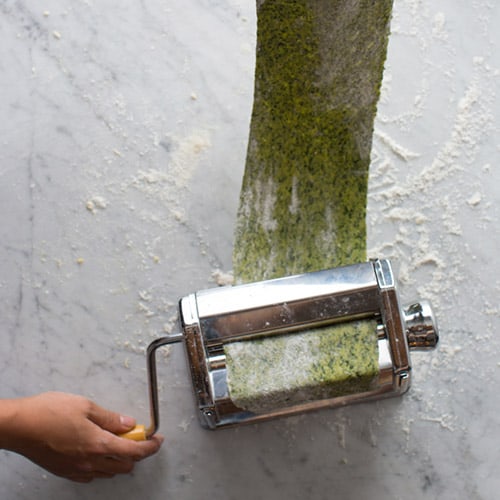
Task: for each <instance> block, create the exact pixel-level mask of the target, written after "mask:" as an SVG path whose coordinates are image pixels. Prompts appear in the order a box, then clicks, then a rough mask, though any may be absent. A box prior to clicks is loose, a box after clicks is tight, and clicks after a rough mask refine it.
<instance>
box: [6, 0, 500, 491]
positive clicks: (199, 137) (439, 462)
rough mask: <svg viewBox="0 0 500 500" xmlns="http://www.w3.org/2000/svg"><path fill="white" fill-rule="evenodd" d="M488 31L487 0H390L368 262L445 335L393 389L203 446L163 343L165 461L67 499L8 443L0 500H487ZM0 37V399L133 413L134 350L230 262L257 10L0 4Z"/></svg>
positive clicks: (490, 290)
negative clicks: (388, 268) (57, 400)
mask: <svg viewBox="0 0 500 500" xmlns="http://www.w3.org/2000/svg"><path fill="white" fill-rule="evenodd" d="M498 26H500V4H498V3H496V2H492V1H491V0H475V1H473V2H453V1H450V0H432V1H431V0H395V8H394V19H393V23H392V36H391V39H390V44H389V54H388V60H387V65H386V72H385V77H384V83H383V91H382V98H381V101H380V105H379V112H378V118H377V123H376V130H375V136H374V143H373V153H372V161H373V164H372V167H371V179H370V199H369V207H368V210H369V215H368V223H369V247H370V255H371V256H379V257H390V258H391V259H392V260H393V262H394V264H395V267H396V270H397V272H398V275H399V278H400V294H401V295H402V297H403V298H404V299H405V300H412V299H413V298H414V297H419V296H422V297H427V298H429V299H430V300H431V301H432V302H433V304H434V307H435V310H436V314H437V316H438V320H439V324H440V328H441V343H440V346H439V348H438V349H437V350H436V351H434V352H432V353H415V354H414V355H413V356H412V360H413V365H414V379H413V387H412V389H411V391H410V392H409V393H408V394H407V395H405V396H404V397H402V398H398V399H394V400H387V401H382V402H377V403H367V404H363V405H359V406H355V407H349V408H343V409H340V410H328V411H322V412H320V413H316V414H309V415H306V416H304V415H303V416H299V417H293V418H289V419H285V420H280V421H273V422H268V423H265V424H260V425H254V426H248V427H243V428H239V429H233V430H225V431H218V432H208V431H205V430H203V429H201V428H200V427H199V425H198V422H197V420H196V418H195V410H194V405H193V399H192V394H191V382H190V379H189V377H188V373H187V368H186V364H185V359H184V353H183V352H181V351H182V347H180V346H172V347H171V348H170V350H166V351H163V355H160V357H159V375H160V404H161V431H162V433H163V434H164V435H165V436H166V442H165V444H164V446H163V448H162V450H161V451H160V453H159V454H158V455H156V456H154V457H152V458H150V459H148V460H147V461H145V462H143V463H141V464H139V466H138V467H137V468H136V470H135V471H134V474H133V475H132V476H130V477H125V476H122V477H117V478H114V479H112V480H108V481H95V482H93V483H91V484H89V485H79V484H73V483H70V482H68V481H65V480H62V479H59V478H57V477H54V476H51V475H49V474H48V473H46V472H45V471H43V470H42V469H39V468H37V467H36V466H34V465H33V464H31V463H30V462H28V461H27V460H25V459H23V458H22V457H18V456H16V455H13V454H10V453H6V452H2V453H1V454H0V461H1V467H0V484H1V485H2V487H1V490H2V493H1V496H2V498H3V499H7V500H10V499H32V498H34V497H35V496H36V497H38V498H43V499H51V498H54V499H58V500H64V499H94V500H95V499H99V498H102V499H107V498H121V499H135V498H147V499H160V498H162V499H163V498H177V499H183V500H188V499H200V498H204V497H210V498H217V499H218V500H232V499H240V500H242V499H256V498H266V499H267V498H269V499H280V498H283V499H288V500H295V499H297V500H299V499H300V500H302V499H315V500H316V499H318V500H320V499H330V498H338V499H354V500H357V499H363V498H371V499H403V498H405V499H407V498H411V499H437V498H439V499H440V500H446V499H450V500H451V499H453V500H456V499H461V498H467V499H478V500H479V499H481V500H488V499H493V498H497V495H498V493H497V492H498V489H499V488H500V475H499V474H498V463H499V460H500V448H499V446H498V441H499V439H500V417H499V415H500V402H499V398H498V384H499V382H500V354H499V352H500V350H499V347H500V337H499V336H498V331H499V330H500V307H499V305H498V297H499V293H500V273H499V266H498V264H497V262H496V256H497V253H498V248H500V232H499V229H498V219H499V217H500V208H499V207H500V168H499V161H498V158H499V154H500V142H499V137H500V136H499V118H500V105H499V102H498V97H497V88H498V87H499V84H500V31H499V30H498ZM0 40H1V43H0V54H1V56H0V88H1V98H0V114H1V117H2V119H1V121H0V143H1V149H0V213H1V216H0V217H1V224H0V252H1V256H2V257H1V264H0V266H1V268H0V269H1V271H0V310H1V318H2V329H1V335H2V343H3V355H2V356H1V357H0V369H1V373H2V377H3V383H2V394H1V396H2V397H15V396H23V395H29V394H33V393H37V392H41V391H47V390H60V391H69V392H74V393H80V394H84V395H86V396H88V397H90V398H92V399H94V400H95V401H96V402H97V403H99V404H101V405H102V406H105V407H108V408H111V409H114V410H116V411H121V412H124V413H127V414H133V415H134V416H135V417H136V418H137V419H138V420H140V421H147V420H148V402H147V383H146V373H145V357H144V349H145V347H146V346H147V344H148V343H149V342H150V341H151V340H152V339H153V338H156V337H157V336H159V335H163V334H165V333H166V332H167V333H168V332H173V331H175V329H176V328H177V325H176V314H177V309H176V308H177V300H178V298H179V297H181V296H183V295H185V294H187V293H189V292H192V291H195V290H198V289H200V288H206V287H210V286H215V285H216V282H217V281H218V280H221V279H222V280H223V279H224V275H225V273H228V272H229V271H230V270H231V251H232V248H231V247H232V240H233V227H234V221H235V213H236V208H237V203H238V194H239V189H240V182H241V176H242V171H243V165H244V158H245V150H246V139H247V135H248V124H249V117H250V112H251V105H252V90H253V64H254V44H255V2H252V1H245V0H217V1H208V0H182V1H181V0H171V1H168V2H166V1H159V0H148V1H145V2H134V1H131V0H128V1H124V2H119V3H117V2H111V1H110V0H99V1H97V0H74V1H69V0H58V1H56V0H44V1H43V2H40V1H35V0H19V1H14V0H4V1H3V2H1V4H0Z"/></svg>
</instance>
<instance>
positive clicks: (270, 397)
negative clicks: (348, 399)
mask: <svg viewBox="0 0 500 500" xmlns="http://www.w3.org/2000/svg"><path fill="white" fill-rule="evenodd" d="M376 328H377V325H376V322H375V321H373V320H359V321H353V322H348V323H341V324H338V325H334V326H330V327H325V328H320V329H314V330H309V331H307V332H302V333H300V334H287V335H278V336H274V337H268V338H264V339H260V340H255V339H254V340H251V341H239V342H234V343H231V344H227V345H226V346H225V351H226V365H227V369H228V376H227V378H228V385H229V387H230V388H231V399H232V401H233V403H235V404H236V406H238V407H239V408H242V409H245V410H248V411H251V412H254V413H263V412H267V411H272V410H276V409H278V408H284V407H288V406H293V405H297V404H303V403H307V402H310V401H315V400H319V399H328V398H333V397H338V396H345V395H348V394H351V393H353V392H364V391H368V390H369V389H370V388H371V387H372V384H373V381H374V379H375V378H376V377H377V374H378V350H377V335H376ZM346 339H348V341H346Z"/></svg>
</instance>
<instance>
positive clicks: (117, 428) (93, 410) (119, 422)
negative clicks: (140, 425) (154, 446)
mask: <svg viewBox="0 0 500 500" xmlns="http://www.w3.org/2000/svg"><path fill="white" fill-rule="evenodd" d="M88 418H89V420H90V421H91V422H93V423H94V424H96V425H98V426H99V427H101V428H102V429H105V430H107V431H109V432H112V433H113V434H119V433H122V432H126V431H128V430H130V429H131V428H132V427H134V425H135V419H134V418H132V417H129V416H126V415H120V414H119V413H115V412H114V411H110V410H106V409H105V408H102V407H101V406H99V405H97V404H95V403H93V402H91V403H90V405H89V409H88Z"/></svg>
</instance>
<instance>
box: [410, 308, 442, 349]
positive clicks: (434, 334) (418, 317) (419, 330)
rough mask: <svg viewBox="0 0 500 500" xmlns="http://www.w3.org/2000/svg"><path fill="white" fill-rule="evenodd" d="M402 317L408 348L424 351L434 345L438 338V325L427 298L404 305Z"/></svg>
mask: <svg viewBox="0 0 500 500" xmlns="http://www.w3.org/2000/svg"><path fill="white" fill-rule="evenodd" d="M403 319H404V323H405V328H406V337H407V339H408V347H409V348H410V349H413V350H421V351H425V350H428V349H433V348H434V347H436V345H437V343H438V340H439V334H438V327H437V322H436V318H435V317H434V313H433V312H432V307H431V305H430V303H429V302H428V301H427V300H421V301H420V302H415V303H414V304H410V305H408V306H406V307H404V308H403Z"/></svg>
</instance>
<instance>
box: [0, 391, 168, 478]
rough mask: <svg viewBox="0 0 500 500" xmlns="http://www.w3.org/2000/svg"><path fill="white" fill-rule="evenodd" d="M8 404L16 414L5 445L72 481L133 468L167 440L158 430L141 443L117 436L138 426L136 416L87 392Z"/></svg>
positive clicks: (52, 394) (10, 422)
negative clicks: (107, 406)
mask: <svg viewBox="0 0 500 500" xmlns="http://www.w3.org/2000/svg"><path fill="white" fill-rule="evenodd" d="M4 403H6V402H5V401H2V406H3V405H4ZM8 403H9V404H10V415H11V418H10V419H9V424H8V428H7V429H6V430H5V431H4V432H7V433H8V439H7V442H6V443H5V444H4V446H3V447H4V448H6V449H9V450H11V451H14V452H16V453H19V454H21V455H24V456H25V457H26V458H28V459H30V460H31V461H32V462H34V463H36V464H38V465H40V466H41V467H43V468H44V469H46V470H48V471H49V472H52V473H53V474H56V475H58V476H61V477H65V478H67V479H71V480H72V481H77V482H85V483H86V482H90V481H92V480H93V479H95V478H103V477H113V476H114V475H115V474H127V473H130V472H131V471H132V470H133V468H134V465H135V463H136V462H138V461H139V460H142V459H144V458H146V457H148V456H150V455H152V454H154V453H156V452H157V451H158V450H159V448H160V446H161V444H162V442H163V438H162V437H161V436H158V435H155V436H153V437H152V438H151V439H150V440H147V441H141V442H138V441H131V440H128V439H123V438H120V437H118V436H117V434H120V433H125V432H127V431H129V430H130V429H131V428H133V427H134V425H135V420H134V419H133V418H131V417H126V416H121V415H119V414H117V413H114V412H111V411H108V410H105V409H104V408H101V407H100V406H98V405H96V404H95V403H93V402H92V401H90V400H88V399H86V398H84V397H82V396H76V395H73V394H66V393H60V392H47V393H43V394H40V395H37V396H32V397H29V398H21V399H15V400H8Z"/></svg>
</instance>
